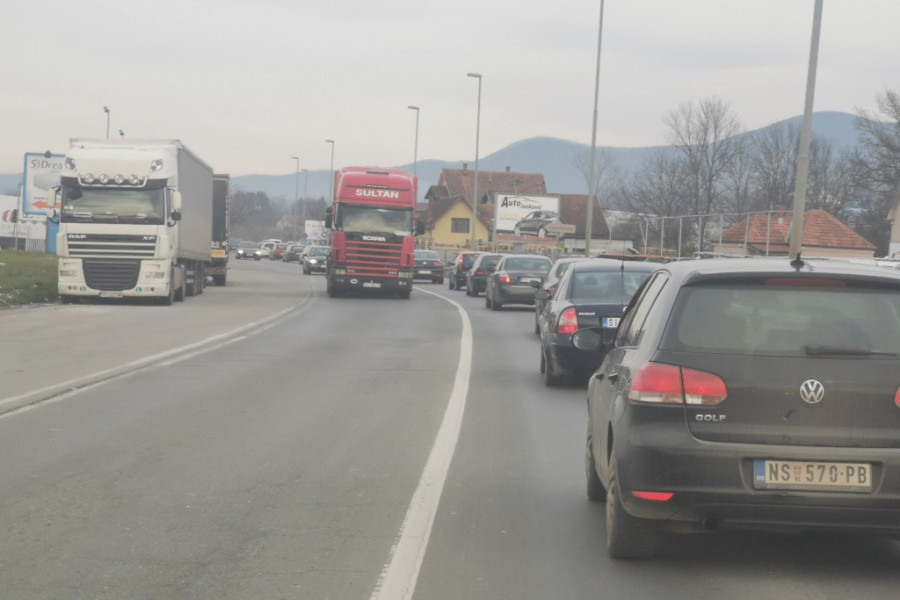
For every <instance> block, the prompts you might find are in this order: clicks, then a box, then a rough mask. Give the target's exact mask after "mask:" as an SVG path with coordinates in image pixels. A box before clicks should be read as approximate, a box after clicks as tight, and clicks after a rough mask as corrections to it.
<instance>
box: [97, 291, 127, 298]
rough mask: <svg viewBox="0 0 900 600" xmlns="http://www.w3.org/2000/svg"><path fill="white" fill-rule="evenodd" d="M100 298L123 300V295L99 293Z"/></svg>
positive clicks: (120, 293) (119, 293)
mask: <svg viewBox="0 0 900 600" xmlns="http://www.w3.org/2000/svg"><path fill="white" fill-rule="evenodd" d="M100 297H101V298H124V297H125V294H124V293H122V292H100Z"/></svg>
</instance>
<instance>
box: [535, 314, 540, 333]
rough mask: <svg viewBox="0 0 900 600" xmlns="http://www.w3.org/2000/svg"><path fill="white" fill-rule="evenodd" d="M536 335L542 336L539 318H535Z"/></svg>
mask: <svg viewBox="0 0 900 600" xmlns="http://www.w3.org/2000/svg"><path fill="white" fill-rule="evenodd" d="M534 335H541V324H540V323H539V322H538V320H537V317H535V318H534Z"/></svg>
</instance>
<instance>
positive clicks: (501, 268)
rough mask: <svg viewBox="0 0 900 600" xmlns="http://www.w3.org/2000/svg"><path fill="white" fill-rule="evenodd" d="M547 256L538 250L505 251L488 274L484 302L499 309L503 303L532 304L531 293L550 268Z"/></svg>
mask: <svg viewBox="0 0 900 600" xmlns="http://www.w3.org/2000/svg"><path fill="white" fill-rule="evenodd" d="M551 264H552V263H551V262H550V259H549V258H547V257H546V256H542V255H540V254H506V255H504V256H503V258H501V259H500V261H499V262H498V263H497V266H496V267H495V268H494V272H493V273H491V274H490V276H488V278H487V283H486V284H485V290H484V306H485V307H486V308H490V309H491V310H500V309H501V308H502V307H503V305H504V304H527V305H533V304H534V293H535V291H537V289H538V288H539V287H540V286H541V283H542V282H543V281H544V277H546V275H547V273H548V272H549V271H550V265H551Z"/></svg>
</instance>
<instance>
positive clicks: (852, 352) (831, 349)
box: [803, 344, 897, 356]
mask: <svg viewBox="0 0 900 600" xmlns="http://www.w3.org/2000/svg"><path fill="white" fill-rule="evenodd" d="M803 348H804V350H806V353H807V354H810V355H816V356H821V355H839V354H843V355H845V356H897V353H896V352H884V351H881V350H868V349H866V348H844V347H842V346H821V345H813V344H807V345H806V346H804V347H803Z"/></svg>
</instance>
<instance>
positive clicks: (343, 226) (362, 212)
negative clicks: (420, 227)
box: [334, 204, 413, 235]
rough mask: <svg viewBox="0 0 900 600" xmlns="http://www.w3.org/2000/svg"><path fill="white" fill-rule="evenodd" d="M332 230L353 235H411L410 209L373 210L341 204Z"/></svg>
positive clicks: (411, 217)
mask: <svg viewBox="0 0 900 600" xmlns="http://www.w3.org/2000/svg"><path fill="white" fill-rule="evenodd" d="M334 228H335V229H336V230H338V231H344V232H355V233H391V234H394V235H412V233H413V211H412V209H411V208H375V207H372V206H354V205H350V204H342V205H341V206H340V208H339V209H338V212H337V217H336V219H335V224H334Z"/></svg>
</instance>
